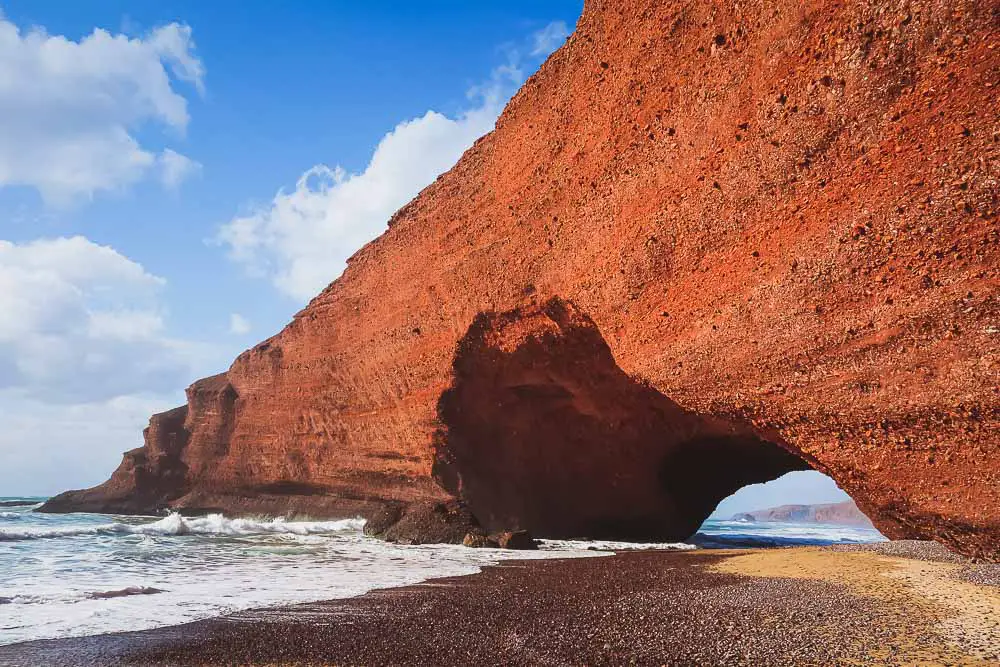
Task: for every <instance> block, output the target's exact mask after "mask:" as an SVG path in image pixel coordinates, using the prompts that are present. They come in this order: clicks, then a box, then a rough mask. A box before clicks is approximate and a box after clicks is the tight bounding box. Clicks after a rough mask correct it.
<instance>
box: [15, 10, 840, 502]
mask: <svg viewBox="0 0 1000 667" xmlns="http://www.w3.org/2000/svg"><path fill="white" fill-rule="evenodd" d="M580 8H581V5H580V2H579V0H575V1H572V2H557V1H547V2H541V1H530V2H529V1H521V2H509V1H508V2H503V3H483V2H467V1H462V2H459V1H454V2H443V1H442V2H431V3H396V2H384V3H376V2H364V3H358V2H329V3H320V2H312V3H274V2H263V1H250V2H202V1H199V2H195V1H190V2H159V3H149V2H147V3H136V2H131V1H130V2H125V1H120V2H115V1H104V2H101V3H80V2H75V1H73V2H71V1H64V2H55V1H46V0H30V1H28V0H16V1H7V2H0V116H2V118H3V123H2V124H0V311H4V318H3V319H2V320H0V412H3V413H4V414H5V415H9V417H8V418H6V419H5V422H6V423H5V425H4V426H3V427H2V430H0V495H9V494H19V493H42V494H45V493H54V492H57V491H60V490H63V489H64V488H67V487H81V486H89V485H92V484H95V483H98V482H100V481H102V480H103V479H104V478H106V476H107V474H108V473H109V472H110V471H111V470H112V469H113V468H114V467H115V466H116V465H117V463H118V460H119V459H120V455H121V452H122V451H124V450H126V449H130V448H132V447H135V446H138V445H139V444H141V428H142V427H143V426H144V424H145V422H146V420H147V418H148V415H149V414H150V413H151V412H153V411H158V410H162V409H165V408H168V407H172V406H173V405H176V404H179V403H180V402H181V401H182V400H183V388H184V387H185V386H186V385H187V384H189V383H190V382H191V381H192V380H193V379H195V378H197V377H201V376H204V375H207V374H211V373H216V372H219V371H221V370H224V369H225V368H226V367H227V366H228V365H229V363H230V361H231V360H232V358H233V357H235V356H236V355H237V354H238V353H239V352H240V351H241V350H243V349H245V348H246V347H248V346H249V345H251V344H253V343H254V342H256V341H258V340H260V339H262V338H265V337H267V336H269V335H271V334H273V333H275V332H276V331H278V330H279V329H280V328H281V327H282V326H283V325H284V323H285V322H287V321H288V319H289V318H290V317H291V315H292V314H293V313H295V312H296V311H297V310H298V309H300V308H301V307H302V305H303V304H304V303H305V301H306V300H307V299H308V298H309V297H310V296H311V295H313V294H315V293H316V292H318V291H319V289H320V288H321V287H322V286H324V285H325V284H326V283H327V282H329V281H330V280H331V279H333V278H335V277H336V276H337V275H338V274H339V273H340V270H341V269H342V266H343V260H344V259H345V258H346V257H347V256H349V255H350V254H351V253H352V252H353V251H354V250H356V249H357V247H359V246H360V245H361V244H363V243H364V242H366V241H367V240H369V239H370V238H373V237H374V236H376V235H377V234H378V233H380V231H381V230H382V229H383V228H384V224H385V221H386V219H387V218H388V217H389V215H390V214H391V213H392V212H393V211H394V210H395V209H396V208H398V207H399V206H400V205H402V204H403V203H405V202H406V201H408V200H409V199H410V198H411V197H412V196H413V195H414V194H415V193H416V192H417V191H418V190H419V189H420V188H421V187H422V186H423V185H426V184H427V183H430V182H431V181H432V180H433V178H434V177H435V176H436V175H437V174H438V173H440V172H441V171H444V170H445V169H447V168H448V167H450V166H451V164H453V163H454V161H455V159H457V157H458V156H459V155H460V154H461V152H462V151H463V150H464V149H465V148H466V147H467V146H468V145H470V144H471V143H472V141H473V140H474V139H475V138H476V137H477V136H479V135H481V134H483V133H485V132H486V131H488V130H489V129H491V127H492V124H493V120H494V119H495V117H496V115H497V114H498V113H499V111H500V110H501V109H502V106H503V103H504V102H505V101H506V99H507V98H508V97H509V96H510V95H511V94H512V93H513V92H514V91H515V90H516V89H517V87H518V85H519V84H520V83H521V82H522V81H523V80H524V78H526V77H527V76H528V75H530V73H531V72H532V71H534V69H535V68H537V66H538V65H539V64H540V63H541V62H542V61H543V60H544V58H545V57H546V56H547V55H548V53H549V52H551V51H552V50H553V49H555V48H557V47H558V46H559V45H560V44H561V43H562V42H563V41H564V39H565V36H566V34H567V31H568V30H571V29H572V26H573V25H574V23H575V22H576V19H577V17H578V15H579V11H580ZM810 479H812V481H809V480H810ZM769 488H770V487H769ZM774 488H777V489H778V491H779V492H780V490H781V488H782V487H781V486H780V485H779V486H778V487H774ZM789 488H791V489H792V490H791V491H789V493H791V494H793V495H796V494H797V495H796V497H802V498H805V499H807V500H808V499H813V498H819V499H822V500H825V499H827V497H829V496H832V495H835V494H834V493H833V491H832V490H831V488H830V485H829V484H827V485H826V486H824V485H823V484H818V485H817V483H816V481H815V477H812V478H810V477H808V476H807V478H806V481H804V482H802V481H797V482H795V485H794V486H793V487H789ZM833 489H835V487H833ZM747 493H749V494H751V495H750V500H749V501H748V502H750V503H754V502H757V500H758V497H759V498H761V499H762V498H765V497H767V498H770V497H771V496H770V495H767V494H769V493H771V492H770V491H766V492H765V493H764V495H760V493H761V492H755V491H754V490H753V489H750V490H748V491H747ZM754 493H757V494H758V495H756V496H755V495H754ZM779 495H780V493H779ZM787 495H788V494H785V495H784V496H781V497H786V496H787Z"/></svg>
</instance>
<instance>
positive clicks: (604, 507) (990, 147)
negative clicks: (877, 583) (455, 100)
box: [49, 0, 1000, 558]
mask: <svg viewBox="0 0 1000 667" xmlns="http://www.w3.org/2000/svg"><path fill="white" fill-rule="evenodd" d="M997 44H998V23H997V14H996V7H995V6H994V5H993V4H992V3H983V2H975V1H973V0H964V1H963V0H959V1H958V2H955V1H951V0H949V1H945V0H910V1H908V2H890V1H888V0H886V1H881V2H880V1H875V0H858V1H856V2H846V3H829V2H823V1H821V0H807V1H806V2H800V1H799V0H794V1H793V0H778V1H776V2H767V3H764V2H740V3H735V2H704V3H688V2H651V1H649V0H616V1H611V0H607V1H603V2H602V1H589V2H587V4H586V5H585V8H584V11H583V15H582V17H581V19H580V22H579V24H578V26H577V29H576V31H575V32H574V34H573V35H572V36H571V37H570V39H569V40H568V43H567V44H566V45H565V46H564V47H563V48H561V49H560V50H559V51H557V52H556V53H555V54H554V55H553V56H552V57H551V58H550V59H549V60H548V61H547V62H546V63H545V64H544V65H543V66H542V68H541V69H540V70H539V72H538V73H537V74H536V75H535V76H533V77H531V79H529V80H528V82H527V83H526V84H525V85H524V87H523V88H522V90H521V91H520V92H519V93H518V94H517V95H516V96H515V98H514V99H513V100H512V101H511V103H510V104H509V106H508V108H507V109H506V110H505V112H504V114H503V115H502V117H501V118H500V120H499V121H498V123H497V128H496V131H495V132H493V133H492V134H490V135H488V136H487V137H485V138H483V139H482V140H480V141H478V142H477V143H476V145H475V146H474V147H473V148H472V149H470V150H469V151H468V152H467V153H466V154H465V156H463V158H462V159H461V160H460V161H459V163H458V164H457V165H456V166H455V168H453V169H452V170H451V171H450V172H448V173H447V174H445V175H443V176H442V177H441V178H439V179H438V180H437V182H435V183H434V184H433V185H432V186H430V187H429V188H427V189H426V190H425V191H424V192H422V193H421V194H420V196H418V197H417V198H416V199H415V200H414V201H413V202H411V203H410V204H408V205H407V206H406V207H404V208H403V209H402V210H401V211H400V212H399V213H398V214H396V215H395V216H394V217H393V219H392V220H391V221H390V225H389V229H388V231H387V232H386V233H385V234H384V235H383V236H382V237H381V238H379V239H378V240H376V241H374V242H372V243H370V244H369V245H367V246H365V247H364V248H363V249H362V250H360V251H359V252H358V253H357V254H356V255H355V256H354V257H352V258H351V260H350V262H349V266H348V268H347V269H346V271H345V272H344V274H343V276H341V278H339V279H338V280H337V281H335V282H334V283H333V284H331V285H330V286H329V287H328V288H327V289H326V290H324V291H323V292H322V293H321V294H320V295H319V296H317V297H316V298H315V299H314V300H313V301H312V302H311V303H310V304H309V306H308V307H307V308H306V309H305V310H303V311H302V312H300V313H299V314H298V315H296V316H295V318H294V320H293V321H292V322H291V323H290V324H289V325H288V326H287V327H286V328H285V329H284V330H283V331H282V332H281V333H280V334H278V335H277V336H275V337H273V338H271V339H269V340H268V341H266V342H264V343H262V344H260V345H258V346H256V347H254V348H253V349H251V350H249V351H247V352H245V353H244V354H242V355H241V356H240V357H239V358H238V359H237V360H236V361H235V363H234V364H233V365H232V367H231V368H230V369H229V371H228V372H227V373H226V374H225V375H224V376H222V377H219V378H214V379H212V380H210V381H203V382H201V383H196V384H195V385H193V386H192V388H191V390H189V393H188V399H189V402H188V408H187V410H186V413H185V412H184V411H183V409H181V411H177V412H171V413H167V414H166V415H160V416H157V417H154V419H153V422H152V423H151V427H150V429H149V430H148V431H147V434H146V445H145V447H144V448H143V449H142V450H137V451H136V452H132V453H129V454H127V455H126V458H125V461H124V462H123V464H122V466H121V468H120V469H119V470H118V471H117V472H116V473H115V474H114V476H113V477H112V479H111V480H109V481H108V482H107V483H106V484H104V485H102V486H101V487H97V488H96V489H92V490H89V491H83V492H73V493H70V494H67V495H64V496H61V497H59V498H57V499H56V500H54V501H52V502H51V503H50V504H49V508H50V509H57V508H58V509H67V508H82V507H87V508H115V509H117V510H128V509H133V510H136V511H139V510H140V509H146V510H148V509H152V508H155V507H160V506H162V505H164V504H167V505H170V506H172V507H181V508H190V509H194V508H205V507H217V508H222V509H226V510H229V511H262V510H267V511H276V510H279V509H280V510H288V509H291V510H302V511H309V512H313V513H355V512H361V513H364V514H366V515H368V516H374V515H375V514H376V513H377V512H379V511H382V510H384V509H385V508H386V507H390V508H405V507H410V506H415V505H417V504H427V503H429V504H430V505H431V506H433V505H435V504H439V503H448V502H450V501H451V500H453V499H455V497H456V496H457V497H458V499H459V500H460V501H462V502H464V503H466V504H467V506H468V507H469V508H470V509H471V511H472V512H473V513H474V514H475V517H476V518H477V519H478V520H480V521H481V522H482V523H483V524H485V525H486V526H487V527H488V528H489V530H494V529H496V528H498V527H500V526H501V525H502V528H503V529H518V528H524V529H528V530H530V531H531V532H532V533H533V534H535V535H537V536H540V537H544V536H546V535H548V534H570V533H577V532H586V533H588V534H590V535H593V536H603V535H616V536H622V535H631V536H650V537H651V536H654V535H655V536H659V537H662V538H671V537H673V538H681V537H686V533H688V532H690V531H692V530H693V529H694V527H696V526H697V524H698V523H699V522H700V521H701V519H702V518H704V516H706V515H707V514H708V513H709V512H710V511H711V509H712V508H713V507H714V505H713V503H715V502H717V501H718V500H720V499H721V498H722V497H724V496H725V494H727V493H729V492H730V491H731V490H732V489H733V488H734V487H735V486H737V485H739V484H743V483H748V482H751V481H761V479H762V478H764V477H768V476H772V475H777V474H779V473H780V472H783V471H784V470H788V469H792V468H798V467H802V466H804V465H808V466H811V467H814V468H816V469H819V470H821V471H823V472H825V473H827V474H829V475H831V476H832V477H833V478H834V479H835V480H836V481H837V482H838V484H839V485H840V486H841V487H842V488H843V489H845V490H846V491H847V492H848V493H849V494H850V495H851V496H852V497H853V498H854V499H855V500H856V502H857V503H858V505H859V506H860V507H861V509H862V510H863V511H864V512H865V513H866V514H867V515H868V516H869V517H871V518H872V520H873V521H874V523H875V525H876V526H877V527H878V528H879V529H880V530H881V531H882V532H884V533H885V534H887V535H889V536H892V537H902V536H908V537H923V538H933V539H937V540H940V541H943V542H945V543H946V544H948V545H950V546H951V547H953V548H955V549H957V550H960V551H962V552H964V553H966V554H970V555H974V556H979V557H987V558H997V557H1000V437H998V435H997V434H998V432H1000V428H998V426H1000V424H998V421H1000V419H998V414H1000V407H998V406H1000V396H998V389H997V387H998V385H1000V383H998V340H1000V305H998V266H1000V261H998V260H1000V257H998V254H1000V252H998V244H1000V231H998V228H997V222H996V209H997V203H998V202H997V196H998V195H997V193H998V187H997V173H996V158H997V148H998V145H1000V143H998V142H1000V138H998V127H997V125H996V122H997V121H996V119H997V118H998V117H1000V102H998V99H1000V96H998V95H997V94H996V91H997V90H998V88H1000V72H998V70H1000V62H998V60H1000V49H998V48H997ZM206 383H207V384H206ZM181 421H183V423H181Z"/></svg>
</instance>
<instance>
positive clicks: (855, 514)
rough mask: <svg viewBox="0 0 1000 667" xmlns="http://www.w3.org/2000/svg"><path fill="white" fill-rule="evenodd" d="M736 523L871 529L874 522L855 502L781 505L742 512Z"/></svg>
mask: <svg viewBox="0 0 1000 667" xmlns="http://www.w3.org/2000/svg"><path fill="white" fill-rule="evenodd" d="M733 520H734V521H772V522H774V521H776V522H781V523H784V522H793V523H823V524H831V525H837V526H857V527H860V528H871V527H872V522H871V520H870V519H869V518H868V517H866V516H865V515H864V514H862V513H861V510H859V509H858V506H857V505H855V504H854V502H853V501H850V500H845V501H844V502H840V503H822V504H818V505H779V506H778V507H769V508H767V509H763V510H754V511H752V512H740V513H739V514H736V515H734V516H733Z"/></svg>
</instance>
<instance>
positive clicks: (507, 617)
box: [0, 542, 1000, 667]
mask: <svg viewBox="0 0 1000 667" xmlns="http://www.w3.org/2000/svg"><path fill="white" fill-rule="evenodd" d="M882 544H883V545H887V546H881V547H880V546H868V545H866V546H864V547H857V548H855V547H849V548H839V547H834V548H830V547H793V548H782V549H752V550H704V549H699V550H694V551H631V552H620V553H618V554H615V555H613V556H608V557H601V558H580V559H575V558H569V559H546V560H512V561H506V562H504V563H501V564H498V565H492V566H487V567H485V568H483V570H482V571H481V572H479V573H478V574H472V575H465V576H458V577H445V578H441V579H431V580H428V581H425V582H423V583H420V584H416V585H412V586H404V587H400V588H388V589H380V590H375V591H371V592H368V593H365V594H363V595H361V596H357V597H353V598H346V599H339V600H331V601H325V602H316V603H306V604H297V605H291V606H285V607H271V608H264V609H256V610H250V611H245V612H240V613H237V614H233V615H230V616H225V617H219V618H212V619H206V620H201V621H195V622H192V623H187V624H184V625H178V626H169V627H164V628H157V629H152V630H141V631H135V632H125V633H116V634H107V635H95V636H89V637H79V638H66V639H54V640H39V641H33V642H26V643H22V644H12V645H7V646H2V647H0V665H4V666H7V665H11V666H13V665H37V664H46V665H52V666H53V667H56V666H70V665H147V664H166V665H211V664H250V665H252V664H269V665H270V664H299V665H301V664H330V663H336V664H364V665H369V664H371V665H376V664H378V665H381V664H401V663H409V664H431V663H434V664H441V663H444V664H472V663H486V664H497V663H500V664H512V665H513V664H565V663H574V664H577V663H581V662H582V663H587V664H623V663H630V662H634V663H636V664H692V663H697V664H732V665H739V664H746V665H783V664H886V665H891V664H906V663H912V662H923V663H925V664H959V665H986V664H995V662H996V661H998V660H1000V565H974V564H970V563H968V562H967V561H964V559H960V558H957V557H953V556H951V555H950V554H949V553H948V552H946V551H944V550H942V549H938V548H937V547H935V546H928V545H927V544H926V543H902V542H889V543H882Z"/></svg>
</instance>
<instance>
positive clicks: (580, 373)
mask: <svg viewBox="0 0 1000 667" xmlns="http://www.w3.org/2000/svg"><path fill="white" fill-rule="evenodd" d="M438 418H439V428H438V430H437V432H436V434H435V464H434V470H433V473H434V475H435V478H436V479H437V480H438V482H439V484H441V485H442V486H443V487H444V488H445V489H446V490H448V491H449V492H451V493H453V494H454V495H456V496H458V497H459V498H461V499H462V500H463V501H464V502H465V503H466V504H467V505H468V506H469V508H470V509H471V511H472V512H473V514H474V515H475V516H476V517H477V519H478V520H479V521H480V523H482V524H483V525H484V527H485V528H487V529H488V530H491V531H493V530H508V529H526V530H529V531H530V532H532V534H534V535H536V536H539V537H554V538H571V537H575V538H581V537H582V538H600V539H621V540H637V541H646V540H662V541H673V540H682V539H686V538H688V537H690V536H692V535H693V534H695V533H696V531H697V530H698V528H699V527H700V526H701V525H702V523H703V521H704V520H705V519H706V518H707V517H709V515H711V514H712V512H713V511H714V510H715V509H716V507H717V506H718V505H719V503H720V502H721V501H722V500H723V499H725V498H726V497H728V496H730V495H731V494H733V493H735V492H736V491H738V490H739V489H741V488H743V487H745V486H747V485H752V484H757V483H762V482H768V481H770V480H774V479H776V478H779V477H781V476H782V475H784V474H785V473H788V472H792V471H805V470H809V469H810V464H809V463H808V462H807V461H806V460H804V459H803V458H802V457H800V456H798V455H797V454H796V453H794V452H793V451H791V450H790V448H789V447H788V446H787V445H785V444H784V443H780V442H776V441H775V440H774V439H771V438H766V437H764V436H763V435H761V434H760V433H759V432H758V431H757V430H756V429H754V428H753V427H752V425H750V424H747V423H742V422H739V421H735V420H729V419H725V418H720V417H717V416H706V415H701V414H698V413H695V412H692V411H690V410H686V409H684V408H683V407H681V406H679V405H678V404H677V403H675V402H674V401H672V400H670V399H669V398H668V397H667V396H665V395H663V394H662V393H661V392H659V391H658V390H656V389H655V388H654V387H651V386H650V385H648V384H647V383H645V382H642V381H641V380H637V379H636V378H633V377H631V376H629V375H628V374H626V373H625V372H624V371H623V370H622V369H621V368H620V367H619V366H618V365H617V363H616V362H615V360H614V357H613V355H612V353H611V350H610V348H609V347H608V345H607V343H606V342H605V341H604V339H603V337H602V336H601V335H600V332H599V331H598V329H597V327H596V326H595V325H594V323H593V322H592V321H591V320H590V319H589V318H588V317H587V316H586V315H584V314H583V313H582V312H580V311H579V310H578V309H577V308H575V307H574V306H573V305H572V304H570V303H568V302H566V301H562V300H560V299H551V300H549V301H546V302H544V303H540V304H539V303H532V304H529V305H526V306H524V307H522V308H519V309H516V310H513V311H510V312H507V313H502V314H496V313H484V314H480V315H479V316H477V317H476V319H475V320H474V322H473V323H472V325H471V326H470V328H469V330H468V332H467V333H466V335H465V336H464V337H463V339H462V340H461V341H460V342H459V346H458V349H457V351H456V355H455V358H454V363H453V382H452V385H451V387H449V389H448V390H447V391H445V392H444V393H443V394H442V396H441V398H440V400H439V403H438Z"/></svg>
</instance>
